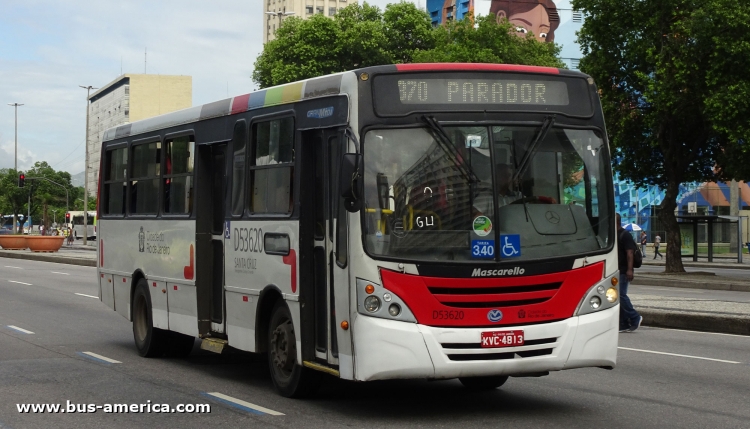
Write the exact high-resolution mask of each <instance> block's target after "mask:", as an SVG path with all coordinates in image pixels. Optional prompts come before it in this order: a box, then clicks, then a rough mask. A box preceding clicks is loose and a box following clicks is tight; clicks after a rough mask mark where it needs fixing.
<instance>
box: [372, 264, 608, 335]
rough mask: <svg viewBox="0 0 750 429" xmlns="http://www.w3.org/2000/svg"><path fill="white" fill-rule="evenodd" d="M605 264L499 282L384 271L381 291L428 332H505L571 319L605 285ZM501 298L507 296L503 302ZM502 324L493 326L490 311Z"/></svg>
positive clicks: (484, 279) (487, 279)
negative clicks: (431, 328)
mask: <svg viewBox="0 0 750 429" xmlns="http://www.w3.org/2000/svg"><path fill="white" fill-rule="evenodd" d="M603 269H604V263H602V262H598V263H596V264H592V265H589V266H587V267H583V268H578V269H575V270H570V271H564V272H559V273H552V274H543V275H537V276H521V277H496V278H441V277H425V276H416V275H412V274H402V273H399V272H395V271H390V270H385V269H381V270H380V275H381V278H382V279H383V287H384V288H385V289H387V290H389V291H391V292H393V293H395V294H396V295H398V297H399V298H401V299H402V300H404V303H406V305H407V306H409V309H411V311H412V313H414V316H415V317H416V318H417V322H418V323H421V324H423V325H428V326H502V325H513V324H516V325H523V324H524V323H538V322H550V321H554V320H562V319H567V318H569V317H572V316H573V314H574V313H575V310H576V308H577V307H578V304H579V303H580V302H581V299H582V298H583V296H584V295H585V294H586V292H587V291H588V290H589V288H591V287H592V286H593V285H595V284H596V283H597V282H598V281H601V279H602V272H603ZM499 295H504V298H500V297H499ZM493 309H499V310H501V311H502V319H501V320H499V321H497V322H491V321H490V320H489V319H488V311H490V310H493Z"/></svg>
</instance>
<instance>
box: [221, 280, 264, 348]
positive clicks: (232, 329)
mask: <svg viewBox="0 0 750 429" xmlns="http://www.w3.org/2000/svg"><path fill="white" fill-rule="evenodd" d="M235 290H237V289H235ZM235 290H233V291H229V290H227V292H226V306H227V307H226V309H227V336H228V338H229V345H230V346H232V347H234V348H237V349H240V350H245V351H248V352H254V351H255V312H256V309H257V305H258V295H253V294H250V293H248V292H249V291H247V292H244V293H243V292H241V291H238V290H237V291H235Z"/></svg>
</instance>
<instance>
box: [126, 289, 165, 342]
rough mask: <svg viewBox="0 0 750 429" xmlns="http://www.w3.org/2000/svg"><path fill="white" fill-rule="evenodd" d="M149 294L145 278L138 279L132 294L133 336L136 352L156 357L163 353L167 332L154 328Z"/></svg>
mask: <svg viewBox="0 0 750 429" xmlns="http://www.w3.org/2000/svg"><path fill="white" fill-rule="evenodd" d="M152 310H153V307H152V306H151V294H150V293H149V290H148V283H146V280H145V279H140V280H138V284H136V286H135V294H134V295H133V338H134V339H135V347H136V348H137V349H138V354H139V355H141V356H143V357H158V356H161V355H163V354H164V344H165V341H166V339H167V338H166V336H167V332H166V331H162V330H161V329H158V328H154V323H153V319H152Z"/></svg>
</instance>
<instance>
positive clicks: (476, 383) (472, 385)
mask: <svg viewBox="0 0 750 429" xmlns="http://www.w3.org/2000/svg"><path fill="white" fill-rule="evenodd" d="M458 381H460V382H461V384H463V385H464V387H466V388H467V389H472V390H493V389H497V388H498V387H500V386H502V385H503V384H505V382H506V381H508V377H507V376H487V377H459V378H458Z"/></svg>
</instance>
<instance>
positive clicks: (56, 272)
mask: <svg viewBox="0 0 750 429" xmlns="http://www.w3.org/2000/svg"><path fill="white" fill-rule="evenodd" d="M50 273H52V274H62V275H64V276H69V275H70V274H68V273H61V272H59V271H50Z"/></svg>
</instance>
